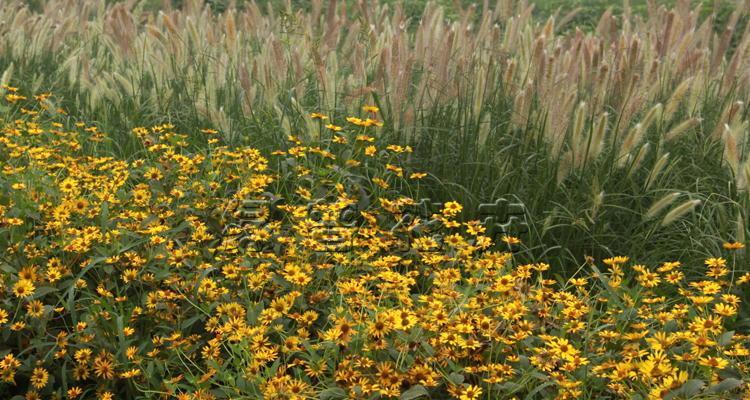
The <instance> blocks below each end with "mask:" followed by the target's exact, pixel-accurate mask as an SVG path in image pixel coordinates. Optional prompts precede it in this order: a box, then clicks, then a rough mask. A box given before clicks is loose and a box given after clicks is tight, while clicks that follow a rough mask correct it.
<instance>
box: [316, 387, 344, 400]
mask: <svg viewBox="0 0 750 400" xmlns="http://www.w3.org/2000/svg"><path fill="white" fill-rule="evenodd" d="M318 398H319V399H320V400H332V399H345V398H346V392H345V391H344V389H342V388H340V387H332V388H328V389H325V390H322V391H321V392H320V393H318Z"/></svg>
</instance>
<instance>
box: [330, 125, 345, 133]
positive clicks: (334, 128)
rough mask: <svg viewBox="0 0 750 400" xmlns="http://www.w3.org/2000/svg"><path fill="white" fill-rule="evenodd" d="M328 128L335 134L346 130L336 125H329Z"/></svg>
mask: <svg viewBox="0 0 750 400" xmlns="http://www.w3.org/2000/svg"><path fill="white" fill-rule="evenodd" d="M326 128H328V129H330V130H332V131H334V132H338V131H341V130H343V129H344V128H342V127H340V126H338V125H334V124H328V125H326Z"/></svg>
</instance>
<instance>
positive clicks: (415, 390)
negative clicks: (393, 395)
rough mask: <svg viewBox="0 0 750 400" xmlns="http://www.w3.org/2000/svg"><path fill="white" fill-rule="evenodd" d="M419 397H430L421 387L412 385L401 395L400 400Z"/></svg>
mask: <svg viewBox="0 0 750 400" xmlns="http://www.w3.org/2000/svg"><path fill="white" fill-rule="evenodd" d="M419 397H430V393H429V392H428V391H427V389H425V387H424V386H422V385H414V386H412V387H410V388H409V390H407V391H405V392H403V393H401V397H399V398H400V399H401V400H412V399H416V398H419Z"/></svg>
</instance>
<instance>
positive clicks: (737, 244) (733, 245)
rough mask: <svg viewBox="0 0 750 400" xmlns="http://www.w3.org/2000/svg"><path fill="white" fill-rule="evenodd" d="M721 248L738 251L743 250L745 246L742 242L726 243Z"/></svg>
mask: <svg viewBox="0 0 750 400" xmlns="http://www.w3.org/2000/svg"><path fill="white" fill-rule="evenodd" d="M722 246H723V247H724V248H725V249H727V250H739V249H744V248H745V244H744V243H742V242H726V243H724V244H723V245H722Z"/></svg>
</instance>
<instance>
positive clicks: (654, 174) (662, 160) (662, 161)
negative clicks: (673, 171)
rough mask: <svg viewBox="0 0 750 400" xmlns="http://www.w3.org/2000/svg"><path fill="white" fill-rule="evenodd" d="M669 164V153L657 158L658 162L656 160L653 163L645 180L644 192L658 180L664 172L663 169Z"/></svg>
mask: <svg viewBox="0 0 750 400" xmlns="http://www.w3.org/2000/svg"><path fill="white" fill-rule="evenodd" d="M668 163H669V153H664V154H663V155H662V156H661V157H659V159H658V160H656V163H654V167H653V168H651V172H649V174H648V178H647V179H646V187H645V189H646V191H648V190H649V189H650V188H651V186H653V184H654V182H656V180H657V179H658V178H659V175H660V174H661V173H662V171H663V170H664V167H666V166H667V164H668Z"/></svg>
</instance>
